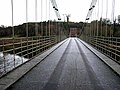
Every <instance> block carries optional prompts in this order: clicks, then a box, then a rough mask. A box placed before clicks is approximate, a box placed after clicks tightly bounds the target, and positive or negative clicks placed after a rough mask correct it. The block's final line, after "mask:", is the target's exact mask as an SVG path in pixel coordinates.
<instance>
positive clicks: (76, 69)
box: [8, 38, 120, 90]
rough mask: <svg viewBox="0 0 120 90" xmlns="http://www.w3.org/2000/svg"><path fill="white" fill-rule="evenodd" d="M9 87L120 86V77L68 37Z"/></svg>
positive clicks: (70, 89) (78, 89) (80, 89)
mask: <svg viewBox="0 0 120 90" xmlns="http://www.w3.org/2000/svg"><path fill="white" fill-rule="evenodd" d="M8 90H120V77H119V76H118V75H117V74H115V73H114V72H113V70H111V69H110V68H109V67H108V66H107V65H106V64H104V63H103V62H102V61H101V60H100V59H99V58H98V57H97V56H96V55H94V54H93V53H92V52H91V51H90V50H89V49H87V48H86V47H85V46H84V45H83V44H82V43H81V42H80V41H79V40H78V39H77V38H69V39H68V40H67V41H66V42H65V43H64V44H63V45H62V46H60V47H59V48H58V49H56V50H55V51H54V52H53V53H52V54H50V55H49V56H48V57H47V58H45V59H44V60H43V61H42V62H41V63H40V64H38V65H37V66H36V67H35V68H33V69H32V70H31V71H30V72H29V73H27V74H26V75H25V76H24V77H23V78H21V79H20V80H19V81H18V82H16V83H15V84H14V85H12V86H11V87H10V88H8Z"/></svg>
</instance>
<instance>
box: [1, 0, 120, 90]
mask: <svg viewBox="0 0 120 90" xmlns="http://www.w3.org/2000/svg"><path fill="white" fill-rule="evenodd" d="M29 1H30V0H26V1H25V12H26V13H25V22H24V23H23V24H20V25H15V24H14V23H15V17H14V16H15V15H14V8H15V0H11V3H10V5H11V23H12V25H11V26H9V27H4V26H2V27H0V90H120V31H119V30H120V19H119V16H118V18H117V17H116V12H115V11H116V7H115V3H116V0H111V1H108V0H91V5H90V8H88V13H87V15H86V18H85V21H84V22H79V23H77V22H72V21H69V17H70V15H67V14H65V16H66V18H67V21H65V20H64V21H62V19H61V16H60V15H61V14H60V11H59V9H60V8H58V6H57V0H56V1H55V0H46V1H45V0H34V2H35V3H34V4H35V5H34V6H35V10H34V12H31V13H34V14H35V15H34V16H35V17H34V19H35V20H34V21H33V22H29V12H30V11H29V9H28V8H29V5H28V3H29ZM38 2H39V3H40V6H38ZM104 3H105V4H104ZM109 4H111V5H109ZM44 6H45V7H46V10H45V9H44V8H43V7H44ZM39 8H40V9H39ZM104 8H105V9H104ZM109 8H112V9H111V10H109ZM38 9H39V10H40V20H38V19H39V18H38ZM51 9H52V10H51ZM44 11H45V15H44V14H43V12H44ZM52 11H53V12H52ZM51 13H52V14H51ZM53 13H54V15H55V16H56V17H55V20H51V16H52V15H53ZM109 14H110V16H109ZM44 19H45V20H44ZM39 21H40V22H39Z"/></svg>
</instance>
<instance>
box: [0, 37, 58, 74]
mask: <svg viewBox="0 0 120 90" xmlns="http://www.w3.org/2000/svg"><path fill="white" fill-rule="evenodd" d="M56 38H57V37H56V36H34V37H19V38H14V39H13V38H1V39H0V76H2V75H3V74H5V73H7V72H9V71H10V70H12V69H13V68H15V67H17V66H19V65H21V64H23V63H25V62H26V61H28V60H30V59H31V58H33V57H35V56H36V55H38V54H40V53H42V52H43V51H45V50H46V49H48V48H50V47H51V46H53V45H54V44H56V43H57V42H58V41H57V39H56Z"/></svg>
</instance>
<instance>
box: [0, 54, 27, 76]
mask: <svg viewBox="0 0 120 90" xmlns="http://www.w3.org/2000/svg"><path fill="white" fill-rule="evenodd" d="M14 58H15V59H14ZM28 60H29V59H27V58H24V57H21V56H18V55H15V56H14V55H13V54H5V55H4V56H3V53H2V52H0V76H1V75H3V74H4V73H5V72H8V71H10V70H12V69H13V68H14V65H15V67H17V66H19V65H21V64H22V63H24V62H26V61H28Z"/></svg>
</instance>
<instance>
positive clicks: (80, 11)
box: [0, 0, 120, 26]
mask: <svg viewBox="0 0 120 90" xmlns="http://www.w3.org/2000/svg"><path fill="white" fill-rule="evenodd" d="M13 1H14V25H18V24H22V23H25V22H26V0H13ZM42 1H43V4H42V6H43V7H42V10H43V12H42V15H43V17H42V21H44V20H48V19H51V20H54V19H56V20H57V18H56V15H55V12H54V10H53V8H52V4H51V2H50V18H49V0H42ZM46 1H47V9H46ZM91 1H92V0H56V2H57V6H58V9H59V12H60V15H61V18H62V20H64V17H63V14H70V15H71V17H70V21H75V22H80V21H84V20H85V18H86V15H87V12H88V9H89V7H90V4H91ZM99 1H100V2H99V6H101V4H102V2H101V1H102V0H99ZM103 1H104V3H103V10H104V11H103V17H105V16H106V1H107V0H103ZM108 1H109V3H108V17H109V18H111V11H112V8H111V6H112V0H108ZM119 4H120V0H115V5H116V6H115V16H116V17H117V16H118V15H119V14H120V6H119ZM96 5H97V4H96ZM46 10H47V11H46ZM97 10H98V9H97V7H96V9H95V10H94V12H93V14H94V15H93V16H92V18H93V17H96V18H97ZM101 11H102V9H101V8H100V9H99V17H100V16H101ZM46 12H47V16H46ZM11 15H12V14H11V0H0V25H5V26H9V25H12V19H11V17H12V16H11ZM37 16H38V19H37V21H38V22H40V21H41V0H38V14H37ZM28 21H29V22H34V21H35V0H28Z"/></svg>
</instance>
